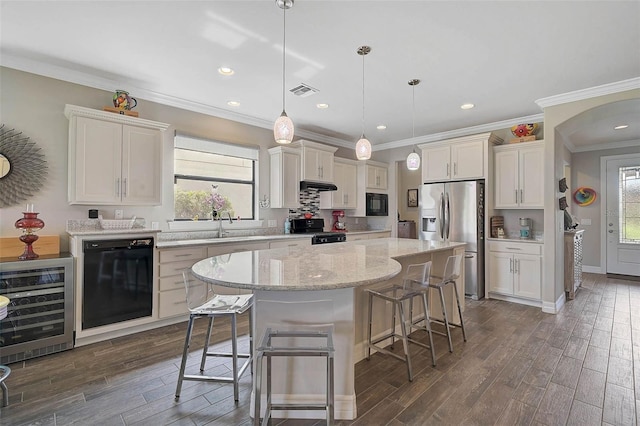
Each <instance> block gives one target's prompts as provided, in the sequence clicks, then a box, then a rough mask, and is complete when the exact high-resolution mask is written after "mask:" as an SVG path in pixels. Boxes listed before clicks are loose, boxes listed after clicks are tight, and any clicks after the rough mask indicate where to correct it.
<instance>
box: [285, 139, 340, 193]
mask: <svg viewBox="0 0 640 426" xmlns="http://www.w3.org/2000/svg"><path fill="white" fill-rule="evenodd" d="M291 146H292V147H300V148H301V155H302V180H311V181H315V182H327V183H333V153H334V152H336V151H337V150H338V148H335V147H332V146H328V145H323V144H319V143H315V142H310V141H305V140H300V141H296V142H294V143H293V144H291Z"/></svg>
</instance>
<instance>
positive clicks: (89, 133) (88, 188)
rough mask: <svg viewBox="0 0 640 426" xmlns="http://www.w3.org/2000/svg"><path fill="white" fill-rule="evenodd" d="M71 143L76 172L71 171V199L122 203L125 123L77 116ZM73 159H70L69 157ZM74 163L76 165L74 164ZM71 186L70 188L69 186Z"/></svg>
mask: <svg viewBox="0 0 640 426" xmlns="http://www.w3.org/2000/svg"><path fill="white" fill-rule="evenodd" d="M71 133H72V134H73V136H72V138H71V139H72V140H71V141H70V143H74V142H73V139H74V138H75V145H74V146H72V147H70V148H72V149H73V148H75V149H74V150H70V153H74V154H72V155H74V158H73V162H72V164H70V165H69V167H74V170H72V171H70V172H75V175H74V174H73V173H70V174H69V177H70V181H69V182H68V184H69V186H70V187H71V186H72V185H73V188H74V191H70V192H69V202H72V203H91V204H117V203H120V200H121V197H120V191H121V184H122V182H121V180H120V179H121V175H122V161H121V159H122V125H121V124H117V123H110V122H106V121H100V120H92V119H89V118H85V117H78V119H77V121H76V126H75V129H71ZM70 161H71V158H70ZM74 164H75V166H74ZM70 189H71V188H70Z"/></svg>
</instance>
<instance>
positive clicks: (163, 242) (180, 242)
mask: <svg viewBox="0 0 640 426" xmlns="http://www.w3.org/2000/svg"><path fill="white" fill-rule="evenodd" d="M377 232H390V230H388V229H378V230H367V231H349V232H346V234H347V241H349V235H357V234H372V233H377ZM170 234H174V235H170ZM214 234H215V233H214ZM312 235H313V234H311V233H310V234H271V235H249V236H237V237H223V238H218V237H209V238H188V237H187V236H186V234H185V233H166V234H165V233H162V234H160V235H159V238H158V240H159V241H157V242H156V247H157V248H175V247H192V246H201V245H212V244H232V243H243V242H259V241H276V240H289V239H303V238H311V236H312ZM174 236H175V237H176V238H177V239H174V238H173V237H174Z"/></svg>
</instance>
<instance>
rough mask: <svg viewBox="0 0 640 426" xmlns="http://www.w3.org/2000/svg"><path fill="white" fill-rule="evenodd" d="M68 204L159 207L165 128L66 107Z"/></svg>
mask: <svg viewBox="0 0 640 426" xmlns="http://www.w3.org/2000/svg"><path fill="white" fill-rule="evenodd" d="M64 113H65V115H66V116H67V118H68V119H69V156H68V159H69V164H68V167H67V169H68V177H69V181H68V188H69V194H68V195H69V199H68V201H69V203H70V204H93V205H153V206H157V205H161V204H162V152H163V149H162V133H161V132H162V131H163V130H165V129H166V128H167V127H168V126H169V125H168V124H165V123H158V122H155V121H150V120H143V119H138V118H133V117H128V116H121V115H119V114H113V113H110V112H104V111H98V110H93V109H90V108H84V107H78V106H75V105H66V106H65V110H64Z"/></svg>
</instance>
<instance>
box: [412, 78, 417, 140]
mask: <svg viewBox="0 0 640 426" xmlns="http://www.w3.org/2000/svg"><path fill="white" fill-rule="evenodd" d="M411 90H412V100H411V102H412V106H411V111H412V119H411V128H412V129H413V138H414V139H415V137H416V85H415V84H414V85H413V86H411ZM414 152H415V151H414Z"/></svg>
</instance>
